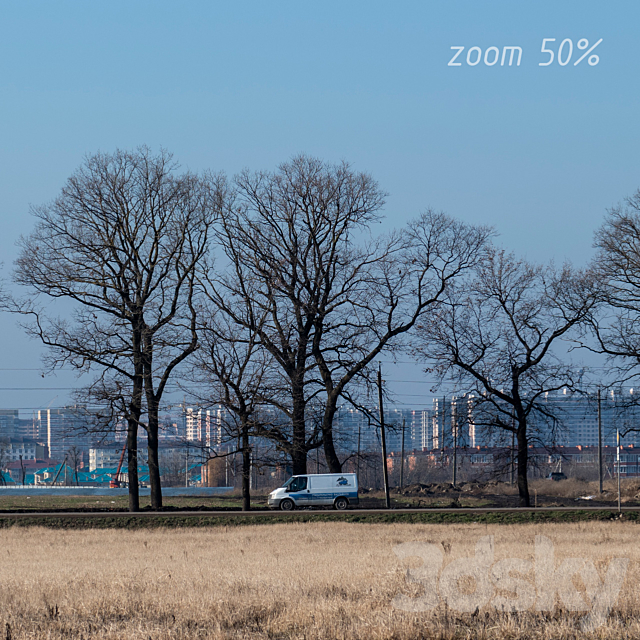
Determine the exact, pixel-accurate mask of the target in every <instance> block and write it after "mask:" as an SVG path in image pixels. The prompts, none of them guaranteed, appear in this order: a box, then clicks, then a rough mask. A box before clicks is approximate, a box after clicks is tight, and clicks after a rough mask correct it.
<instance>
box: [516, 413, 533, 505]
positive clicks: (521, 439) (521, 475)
mask: <svg viewBox="0 0 640 640" xmlns="http://www.w3.org/2000/svg"><path fill="white" fill-rule="evenodd" d="M517 438H518V494H519V496H520V506H521V507H530V506H531V502H530V500H529V481H528V480H527V467H528V462H529V448H528V447H529V443H528V440H527V423H526V418H523V419H521V420H520V421H519V425H518V433H517Z"/></svg>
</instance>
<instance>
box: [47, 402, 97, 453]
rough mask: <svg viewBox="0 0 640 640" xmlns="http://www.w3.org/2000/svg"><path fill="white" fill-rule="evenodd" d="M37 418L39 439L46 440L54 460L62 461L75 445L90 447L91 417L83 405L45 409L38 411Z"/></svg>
mask: <svg viewBox="0 0 640 640" xmlns="http://www.w3.org/2000/svg"><path fill="white" fill-rule="evenodd" d="M37 419H38V423H39V424H38V433H39V439H41V440H42V441H44V442H46V444H47V447H48V449H49V457H50V458H52V459H53V460H59V461H62V460H63V459H64V457H65V454H67V452H68V451H69V450H70V449H71V448H73V447H75V448H76V449H78V450H80V451H86V450H87V449H88V448H89V441H90V435H89V418H88V415H87V413H86V411H84V410H83V409H82V408H81V407H63V408H61V409H43V410H40V411H38V412H37Z"/></svg>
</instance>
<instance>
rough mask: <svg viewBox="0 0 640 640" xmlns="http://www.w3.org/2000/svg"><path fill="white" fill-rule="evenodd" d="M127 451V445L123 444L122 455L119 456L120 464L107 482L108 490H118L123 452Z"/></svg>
mask: <svg viewBox="0 0 640 640" xmlns="http://www.w3.org/2000/svg"><path fill="white" fill-rule="evenodd" d="M126 450H127V443H126V442H125V443H124V447H122V453H121V454H120V462H118V469H117V471H116V473H115V475H114V476H113V478H111V480H110V481H109V489H118V488H120V470H121V469H122V462H123V461H124V452H125V451H126Z"/></svg>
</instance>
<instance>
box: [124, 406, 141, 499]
mask: <svg viewBox="0 0 640 640" xmlns="http://www.w3.org/2000/svg"><path fill="white" fill-rule="evenodd" d="M139 417H140V415H139V414H138V416H137V417H136V416H132V415H130V416H129V419H128V421H127V468H128V475H129V511H140V492H139V489H138V418H139Z"/></svg>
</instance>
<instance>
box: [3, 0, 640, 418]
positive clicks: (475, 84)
mask: <svg viewBox="0 0 640 640" xmlns="http://www.w3.org/2000/svg"><path fill="white" fill-rule="evenodd" d="M639 23H640V4H638V3H637V2H631V1H626V2H616V3H605V2H578V1H564V2H562V3H560V2H557V1H555V2H549V1H540V2H535V3H516V2H506V1H505V2H499V1H493V2H492V1H490V0H486V1H484V2H477V1H476V2H469V1H455V0H451V1H449V2H435V1H431V2H427V1H422V2H401V3H391V2H386V3H383V2H349V3H345V2H327V1H325V2H322V3H311V2H306V3H303V2H264V1H262V2H234V3H231V2H227V3H218V2H198V1H192V2H189V3H178V2H158V1H156V2H135V3H132V2H113V1H111V2H108V3H88V2H56V3H51V2H28V1H22V2H2V3H0V98H1V99H0V219H1V220H2V234H0V249H1V250H2V261H3V262H4V274H5V275H8V274H9V273H10V270H11V263H12V261H13V259H14V257H15V254H16V248H15V240H16V239H17V238H18V236H19V235H20V234H26V233H28V232H29V230H30V229H31V227H32V224H33V221H32V219H31V217H30V215H29V206H30V204H40V203H43V202H46V201H48V200H50V199H51V198H53V197H55V195H56V194H57V192H58V191H59V189H60V188H61V186H62V184H63V183H64V181H65V180H66V178H67V177H68V176H69V175H70V174H71V172H72V171H73V170H74V169H75V168H76V167H77V166H78V165H79V164H80V163H81V162H82V159H83V156H84V155H85V154H90V153H93V152H96V151H98V150H102V151H111V150H113V149H115V148H117V147H120V148H132V147H135V146H138V145H140V144H147V145H149V146H151V147H152V148H155V149H157V148H158V147H160V146H163V147H165V148H167V149H169V150H171V151H173V152H174V154H175V156H176V158H177V159H178V160H179V161H180V162H181V163H182V165H183V166H184V167H185V168H186V167H188V168H190V169H194V170H200V169H205V168H209V169H213V170H216V171H218V170H224V171H226V172H228V173H230V174H233V173H234V172H236V171H238V170H240V169H242V168H245V167H249V168H252V169H271V168H274V167H275V166H276V165H277V164H278V163H279V162H281V161H283V160H286V159H288V158H290V157H291V156H292V155H294V154H296V153H300V152H305V153H308V154H312V155H317V156H320V157H322V158H324V159H326V160H329V161H337V160H342V159H346V160H348V161H350V162H352V163H353V164H354V166H355V167H356V168H357V169H361V170H366V171H369V172H371V173H372V174H373V175H374V176H375V177H376V178H377V179H378V180H379V182H380V183H381V185H382V186H383V188H384V189H386V190H387V191H388V192H389V194H390V195H389V198H388V203H387V207H386V213H387V216H388V222H387V223H386V226H391V225H400V224H402V223H403V222H405V221H406V220H409V219H410V218H411V217H413V216H415V215H416V214H418V213H419V212H420V211H421V210H424V209H425V208H427V207H433V208H435V209H441V210H444V211H447V212H448V213H450V214H452V215H455V216H457V217H460V218H463V219H465V220H467V221H472V222H480V223H485V224H491V225H494V226H495V227H496V229H497V230H498V232H499V233H500V240H499V241H500V242H501V243H503V244H504V245H505V246H507V247H509V248H511V249H513V250H514V251H515V252H517V253H518V254H521V255H523V256H526V257H528V258H530V259H533V260H540V261H543V260H544V261H546V260H549V259H555V260H556V261H559V262H561V261H563V260H571V261H573V262H575V263H577V264H583V263H585V262H586V261H587V260H588V259H589V257H590V256H591V254H592V249H591V242H592V235H593V231H594V230H595V229H596V228H597V226H598V225H599V224H600V222H601V220H602V217H603V214H604V211H605V209H606V208H607V207H609V206H611V205H614V204H615V203H617V202H618V201H620V200H621V199H622V198H624V197H625V196H626V195H628V194H630V193H632V192H633V191H635V190H636V189H637V188H639V187H640V172H639V168H640V167H639V165H640V124H639V123H640V118H639V117H638V113H639V107H640V99H639V98H640V83H639V82H638V78H639V77H640V39H639V38H638V37H637V25H638V24H639ZM543 38H556V41H555V42H554V43H551V44H550V46H551V47H552V48H554V49H555V50H556V51H557V47H558V45H559V44H560V42H561V41H562V40H564V39H565V38H569V39H571V40H572V42H573V46H574V49H575V48H576V45H577V42H578V40H580V39H581V38H586V39H588V40H589V41H590V43H591V44H593V43H595V42H596V41H597V40H598V39H600V38H602V39H603V42H602V43H601V45H600V46H599V47H598V48H597V49H596V51H595V52H594V53H597V54H598V55H599V56H600V62H599V64H598V65H596V66H593V67H591V66H589V65H588V64H587V61H586V60H585V61H583V62H582V63H581V64H580V65H578V66H574V64H573V62H574V61H575V60H576V59H577V55H576V52H574V54H573V58H572V61H571V62H570V63H569V64H568V65H566V66H560V65H558V64H557V62H554V64H552V65H550V66H548V67H540V66H539V64H538V63H539V62H541V61H543V60H545V59H546V56H545V55H543V54H541V52H540V49H541V44H542V39H543ZM506 45H518V46H520V47H522V49H523V56H522V62H521V65H520V66H519V67H516V66H515V65H514V66H512V67H508V66H506V65H505V66H500V65H499V64H498V65H495V66H492V67H489V66H485V65H484V64H483V63H480V64H479V65H477V66H474V67H471V66H468V65H467V64H466V62H465V59H466V53H467V49H468V48H469V47H473V46H478V47H480V48H481V49H482V51H483V52H484V51H485V50H486V49H487V48H488V47H490V46H496V47H498V48H499V49H500V50H502V47H504V46H506ZM452 46H465V47H466V49H465V51H464V52H463V54H462V55H461V56H460V58H459V60H463V65H462V66H461V67H449V66H448V65H447V63H448V61H449V59H450V58H451V57H452V51H451V47H452ZM565 51H566V49H565ZM576 51H577V50H576ZM0 328H1V329H2V333H3V336H4V345H3V350H2V352H3V355H4V358H3V361H2V363H0V364H1V368H4V369H16V368H33V369H37V368H38V367H39V353H40V347H39V346H38V345H37V344H35V343H32V342H30V341H28V340H27V339H26V338H25V337H24V335H23V333H22V331H21V330H20V329H19V328H17V327H16V326H15V320H14V318H11V317H0ZM414 375H416V374H415V370H414V369H410V368H409V367H406V368H403V369H394V370H390V371H389V377H390V378H393V377H395V378H397V379H405V378H408V377H413V376H414ZM71 384H73V378H72V377H70V376H65V375H59V376H58V377H57V378H53V379H47V380H42V378H40V375H39V373H38V372H37V371H32V372H28V371H24V372H18V371H0V389H5V388H7V387H17V386H21V387H36V386H43V387H48V388H51V387H55V386H61V387H64V386H65V385H66V386H70V385H71ZM415 389H421V390H423V389H425V385H424V384H423V385H422V386H421V387H420V386H416V387H415ZM65 393H66V392H65V390H64V389H60V390H42V391H24V392H17V391H2V390H0V407H13V406H21V407H36V406H42V405H46V404H47V403H49V402H50V401H53V398H54V397H55V396H56V395H58V396H59V397H58V399H56V400H55V401H53V402H54V405H58V404H61V402H62V401H63V400H64V397H65ZM407 393H408V392H407ZM412 393H413V390H412ZM416 393H418V392H417V391H416ZM403 401H405V402H408V403H413V400H411V399H410V398H409V396H407V397H406V398H405V399H404V400H403ZM416 402H419V401H418V399H416ZM420 404H422V403H420Z"/></svg>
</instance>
